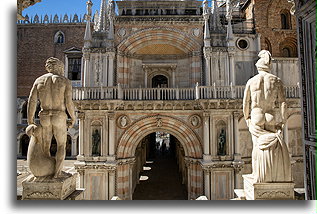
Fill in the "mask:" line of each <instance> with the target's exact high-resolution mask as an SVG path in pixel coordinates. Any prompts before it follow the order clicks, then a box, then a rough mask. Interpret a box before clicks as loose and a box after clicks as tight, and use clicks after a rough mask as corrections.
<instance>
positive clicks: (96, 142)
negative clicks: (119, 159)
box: [92, 129, 100, 155]
mask: <svg viewBox="0 0 317 214" xmlns="http://www.w3.org/2000/svg"><path fill="white" fill-rule="evenodd" d="M92 155H100V134H99V131H98V129H96V130H95V132H94V133H93V134H92Z"/></svg>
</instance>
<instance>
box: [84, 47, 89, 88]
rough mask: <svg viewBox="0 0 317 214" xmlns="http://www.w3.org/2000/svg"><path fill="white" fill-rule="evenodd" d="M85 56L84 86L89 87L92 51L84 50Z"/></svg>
mask: <svg viewBox="0 0 317 214" xmlns="http://www.w3.org/2000/svg"><path fill="white" fill-rule="evenodd" d="M83 58H84V70H83V73H84V79H83V86H84V87H89V86H90V84H89V73H90V69H89V67H90V52H89V51H87V50H86V51H84V54H83Z"/></svg>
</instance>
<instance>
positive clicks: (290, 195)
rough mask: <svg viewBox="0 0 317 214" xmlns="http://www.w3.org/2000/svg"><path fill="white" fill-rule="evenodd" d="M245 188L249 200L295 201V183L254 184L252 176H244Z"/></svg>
mask: <svg viewBox="0 0 317 214" xmlns="http://www.w3.org/2000/svg"><path fill="white" fill-rule="evenodd" d="M242 177H243V186H244V192H245V197H246V199H247V200H294V199H295V197H294V186H295V184H294V183H293V182H285V183H253V177H252V175H243V176H242Z"/></svg>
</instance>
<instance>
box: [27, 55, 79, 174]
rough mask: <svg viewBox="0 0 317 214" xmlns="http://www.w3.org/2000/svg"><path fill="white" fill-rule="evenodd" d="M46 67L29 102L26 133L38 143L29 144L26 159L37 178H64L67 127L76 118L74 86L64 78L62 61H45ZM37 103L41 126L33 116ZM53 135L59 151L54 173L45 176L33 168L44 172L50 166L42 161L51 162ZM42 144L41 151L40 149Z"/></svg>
mask: <svg viewBox="0 0 317 214" xmlns="http://www.w3.org/2000/svg"><path fill="white" fill-rule="evenodd" d="M45 68H46V70H47V72H48V73H47V74H44V75H42V76H40V77H39V78H37V79H36V80H35V82H34V84H33V87H32V89H31V92H30V96H29V101H28V110H27V112H28V125H29V126H28V128H27V130H29V134H30V135H31V136H33V139H34V141H36V142H34V143H32V142H31V143H30V145H29V152H28V156H27V159H28V161H30V162H29V164H30V165H29V167H30V169H31V172H32V173H33V174H34V176H49V175H53V176H54V177H55V178H57V177H59V176H60V175H61V170H62V168H63V163H64V159H65V155H66V150H65V148H66V140H67V128H71V127H72V126H73V125H74V123H75V120H76V118H75V111H74V105H73V101H72V86H71V82H70V81H69V80H68V79H67V78H66V77H64V76H63V73H64V64H63V62H61V61H60V60H59V59H57V58H53V57H50V58H49V59H48V60H47V61H46V65H45ZM38 101H39V102H40V106H41V111H40V112H39V118H40V124H35V122H34V116H35V111H36V106H37V102H38ZM66 111H67V112H68V113H69V115H70V118H71V120H70V121H69V122H67V114H66ZM53 136H54V137H55V139H56V142H57V152H56V155H55V160H54V161H53V162H54V167H53V168H54V170H52V171H51V172H47V173H42V174H41V173H40V174H39V173H38V172H35V171H34V170H33V171H32V169H34V168H37V171H41V170H46V167H48V166H46V164H44V163H43V161H48V160H51V154H50V146H51V141H52V138H53ZM31 139H32V138H31ZM39 145H40V147H41V149H39ZM35 146H36V148H35ZM34 157H36V158H37V160H38V161H31V160H32V158H33V160H34ZM50 164H51V163H50ZM44 174H45V175H44Z"/></svg>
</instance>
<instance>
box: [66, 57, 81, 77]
mask: <svg viewBox="0 0 317 214" xmlns="http://www.w3.org/2000/svg"><path fill="white" fill-rule="evenodd" d="M68 79H70V80H81V57H80V58H79V57H69V58H68Z"/></svg>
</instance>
